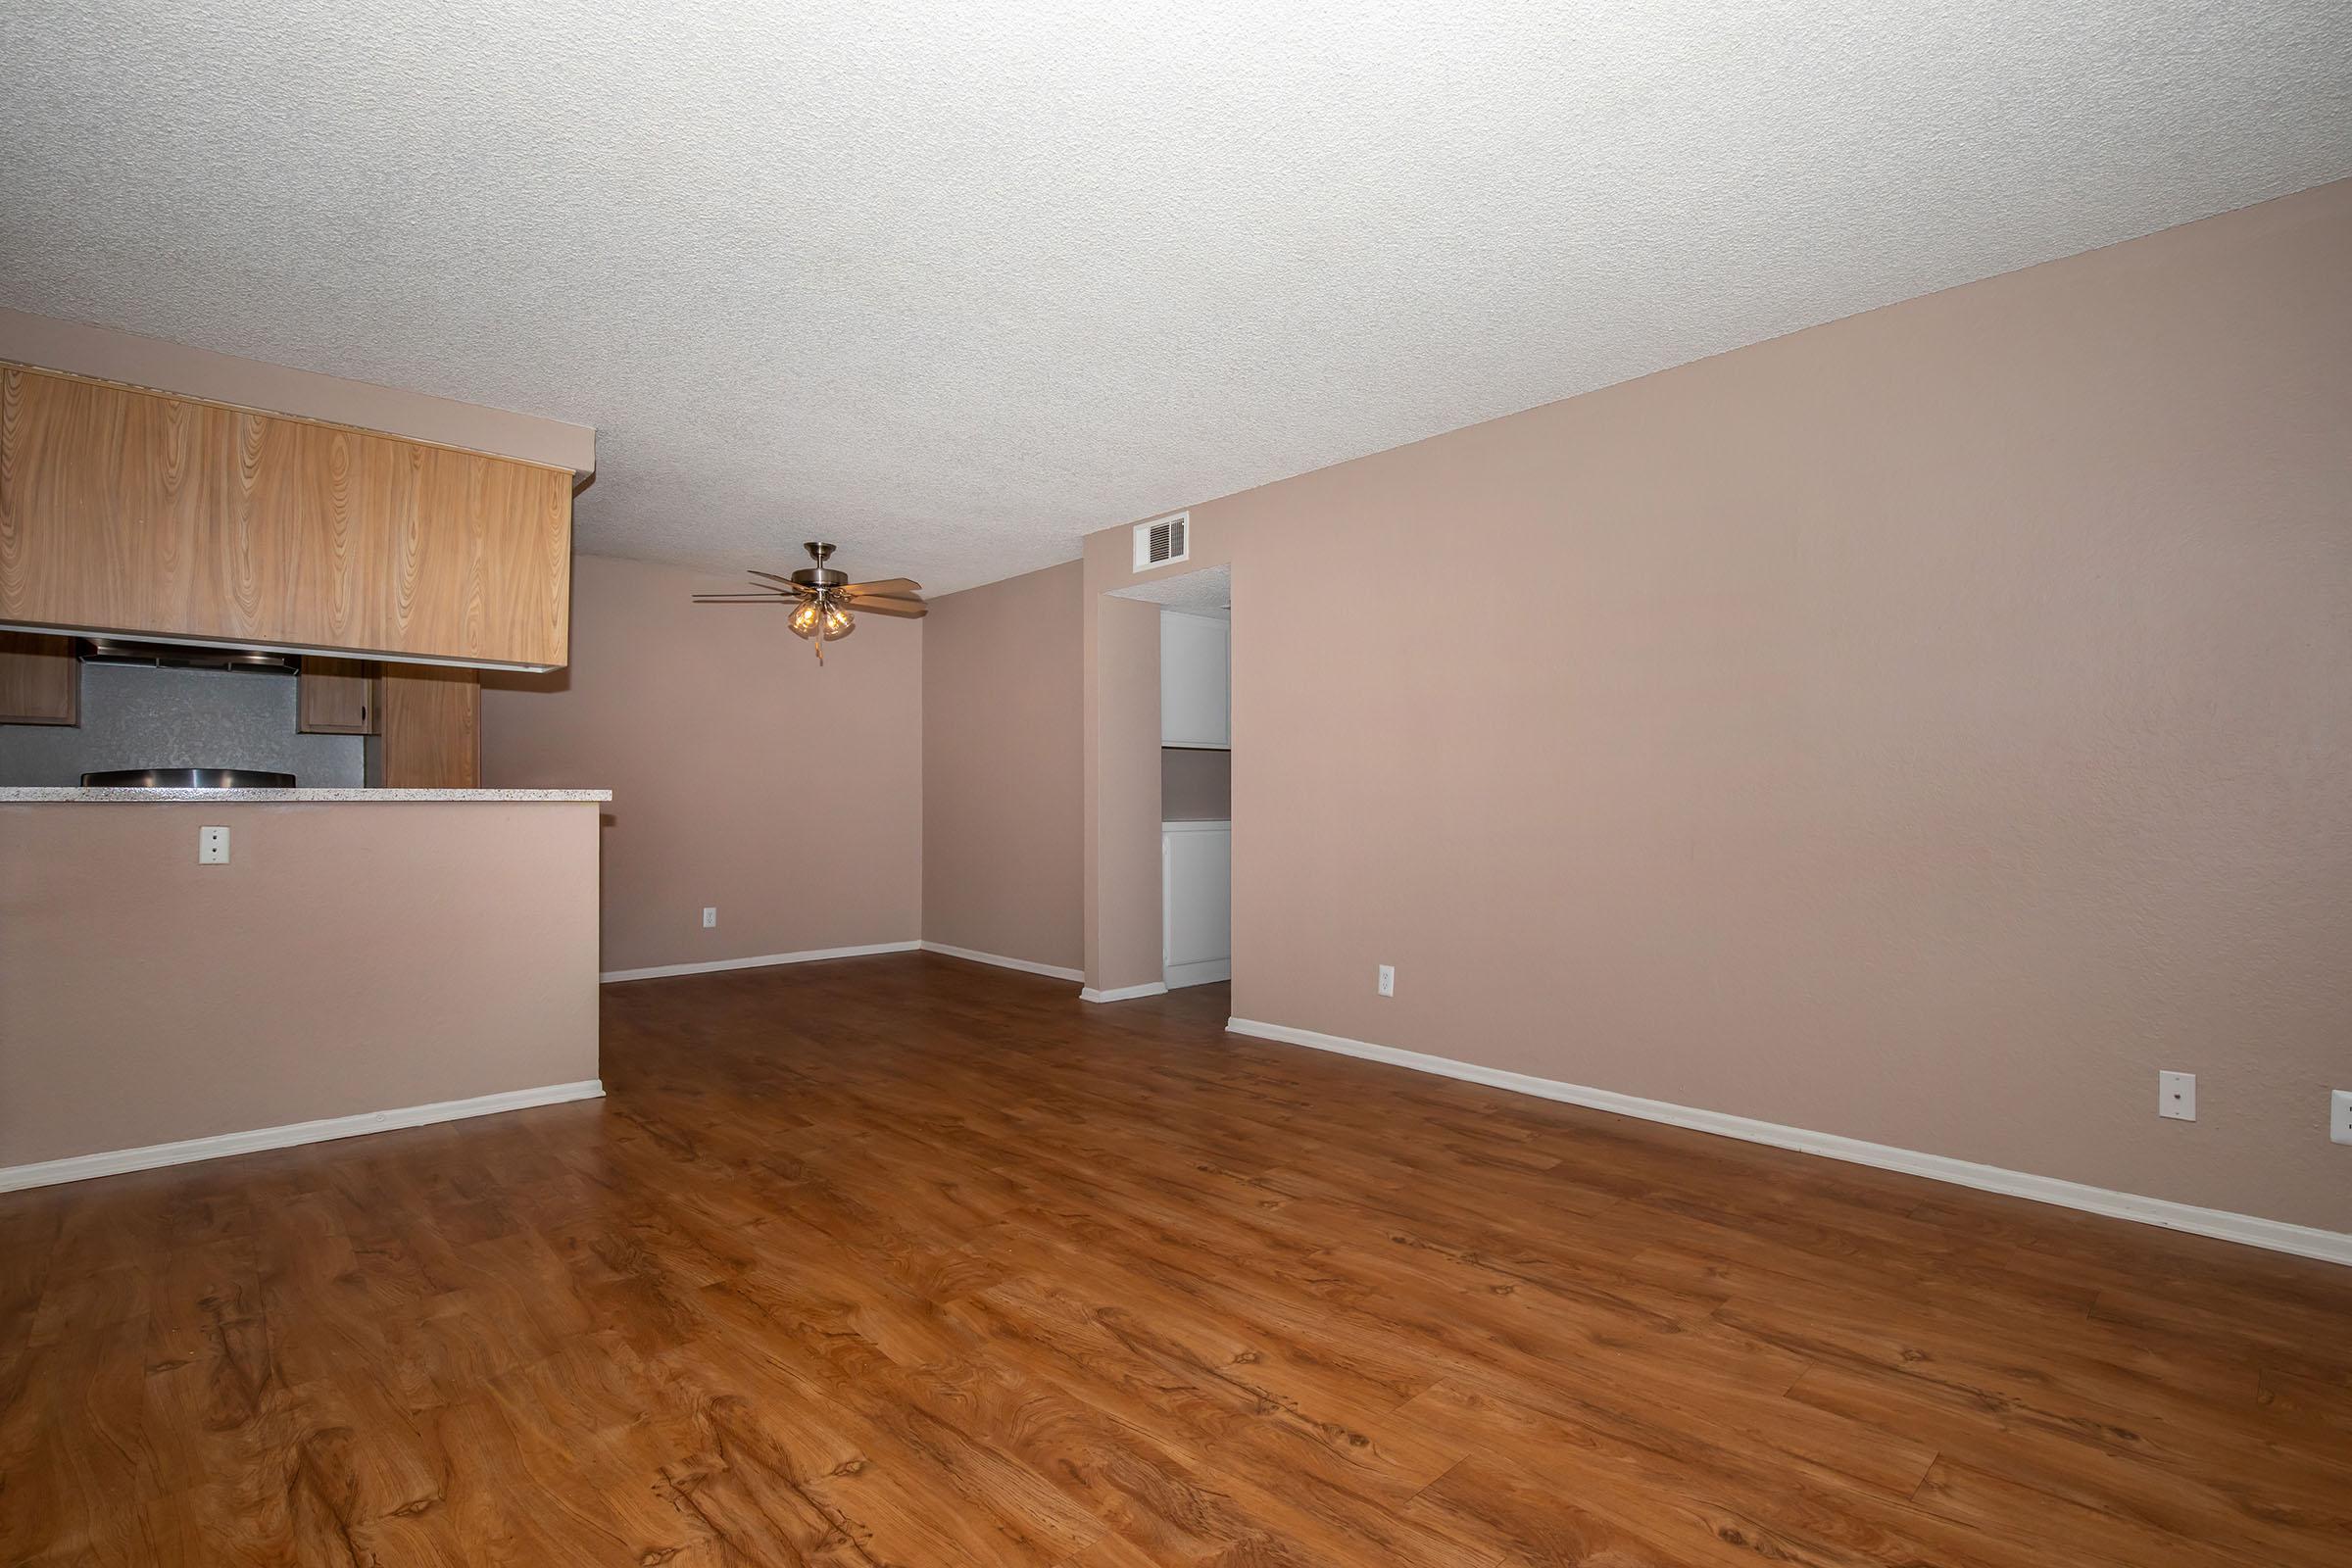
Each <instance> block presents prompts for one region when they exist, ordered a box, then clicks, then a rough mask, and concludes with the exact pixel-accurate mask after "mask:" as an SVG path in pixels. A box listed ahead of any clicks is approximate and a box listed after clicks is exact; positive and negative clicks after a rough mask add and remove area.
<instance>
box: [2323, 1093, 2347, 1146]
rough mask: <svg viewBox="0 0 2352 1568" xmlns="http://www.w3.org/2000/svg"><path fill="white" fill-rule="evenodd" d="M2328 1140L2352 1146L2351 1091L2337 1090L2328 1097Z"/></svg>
mask: <svg viewBox="0 0 2352 1568" xmlns="http://www.w3.org/2000/svg"><path fill="white" fill-rule="evenodd" d="M2327 1139H2328V1141H2329V1142H2330V1143H2337V1144H2352V1089H2338V1090H2336V1091H2335V1092H2334V1093H2332V1094H2330V1095H2329V1096H2328V1097H2327Z"/></svg>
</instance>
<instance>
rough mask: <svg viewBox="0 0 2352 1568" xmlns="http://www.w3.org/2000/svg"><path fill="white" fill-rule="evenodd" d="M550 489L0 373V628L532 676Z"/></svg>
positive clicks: (558, 542) (286, 428) (242, 418)
mask: <svg viewBox="0 0 2352 1568" xmlns="http://www.w3.org/2000/svg"><path fill="white" fill-rule="evenodd" d="M571 482H572V476H571V474H570V472H569V471H567V470H565V469H562V468H549V467H543V466H538V465H536V464H530V463H521V462H517V461H515V460H512V459H506V458H493V457H487V456H484V455H483V454H481V453H477V452H466V451H461V450H459V449H457V448H454V447H444V446H435V445H433V444H431V443H429V442H423V441H410V440H406V439H403V438H401V437H397V436H390V435H382V434H378V433H375V432H372V431H367V430H354V429H350V428H347V427H345V426H342V425H334V424H323V423H319V422H318V421H316V420H310V419H298V418H291V417H282V416H278V415H271V414H261V413H256V412H254V411H252V410H249V409H239V408H232V407H229V406H228V405H225V404H220V403H210V402H206V401H204V400H203V399H200V398H188V397H174V396H171V395H169V394H166V393H161V392H148V391H142V390H140V389H138V388H135V387H127V386H119V385H116V384H114V383H112V382H107V381H94V380H90V379H87V378H85V377H81V376H73V375H65V374H60V373H57V372H54V371H49V370H40V369H34V368H29V367H25V366H20V365H0V625H4V626H14V627H20V628H29V629H42V630H46V629H56V630H60V631H79V632H111V633H116V634H120V635H123V636H132V637H169V638H177V639H183V640H193V641H202V642H212V643H222V644H227V645H232V646H236V647H274V648H285V649H290V650H295V651H314V650H316V651H324V652H329V653H340V652H350V653H354V654H360V655H381V656H385V657H389V658H393V659H400V658H404V657H406V658H411V659H445V660H451V661H455V662H460V663H465V664H475V665H487V666H507V667H515V668H528V669H552V668H555V667H557V666H559V665H561V664H563V663H564V660H565V658H566V647H567V643H568V638H569V631H570V606H571Z"/></svg>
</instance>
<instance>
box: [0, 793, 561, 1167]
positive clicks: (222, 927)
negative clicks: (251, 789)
mask: <svg viewBox="0 0 2352 1568" xmlns="http://www.w3.org/2000/svg"><path fill="white" fill-rule="evenodd" d="M596 818H597V808H596V806H595V805H594V804H577V803H568V802H566V803H549V802H529V803H516V804H505V803H490V802H466V803H463V804H423V803H405V802H403V803H391V802H383V803H377V802H370V803H368V804H364V805H358V804H318V805H312V804H305V805H250V804H238V803H216V804H212V805H203V806H180V805H147V804H139V805H122V804H106V805H91V804H76V803H56V802H42V803H39V804H35V805H20V804H0V1167H9V1166H18V1165H27V1164H34V1163H37V1162H40V1161H45V1160H53V1159H65V1158H69V1157H72V1156H73V1155H78V1154H93V1153H106V1152H117V1151H122V1150H129V1149H142V1148H145V1147H147V1146H149V1145H154V1144H167V1143H177V1142H179V1141H181V1140H183V1139H191V1138H210V1137H214V1136H217V1135H220V1134H223V1133H239V1132H251V1131H254V1130H257V1129H260V1128H268V1127H280V1126H284V1125H286V1124H287V1123H290V1122H301V1121H315V1120H320V1119H324V1118H329V1117H337V1116H352V1115H359V1114H362V1113H365V1112H368V1111H381V1110H399V1109H405V1108H408V1107H411V1106H416V1105H427V1104H434V1103H440V1102H443V1101H450V1100H470V1099H473V1098H475V1097H477V1096H481V1095H493V1094H502V1093H506V1092H509V1091H514V1090H529V1089H544V1088H549V1087H553V1086H557V1085H564V1084H577V1083H581V1082H583V1081H585V1080H589V1079H594V1078H596V1077H598V1076H599V1074H598V1070H597V990H596V923H595V915H594V912H593V911H594V910H595V907H596V832H597V828H596ZM206 825H224V826H226V827H227V828H228V829H229V846H230V854H229V860H228V863H226V864H224V865H199V864H198V863H197V861H196V837H197V830H198V829H199V828H200V827H203V826H206Z"/></svg>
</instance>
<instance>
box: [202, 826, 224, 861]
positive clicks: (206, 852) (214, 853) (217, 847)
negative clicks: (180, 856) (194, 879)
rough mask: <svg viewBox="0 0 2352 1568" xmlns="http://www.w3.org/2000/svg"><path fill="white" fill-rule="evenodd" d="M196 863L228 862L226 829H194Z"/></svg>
mask: <svg viewBox="0 0 2352 1568" xmlns="http://www.w3.org/2000/svg"><path fill="white" fill-rule="evenodd" d="M196 863H197V864H198V865H226V864H227V863H228V829H226V828H224V827H200V828H198V829H197V830H196Z"/></svg>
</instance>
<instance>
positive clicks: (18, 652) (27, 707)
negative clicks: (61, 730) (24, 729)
mask: <svg viewBox="0 0 2352 1568" xmlns="http://www.w3.org/2000/svg"><path fill="white" fill-rule="evenodd" d="M80 722H81V660H80V659H79V658H78V657H77V656H76V655H75V653H74V650H73V638H71V637H43V636H40V635H38V634H36V633H33V632H23V631H0V724H78V723H80Z"/></svg>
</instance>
